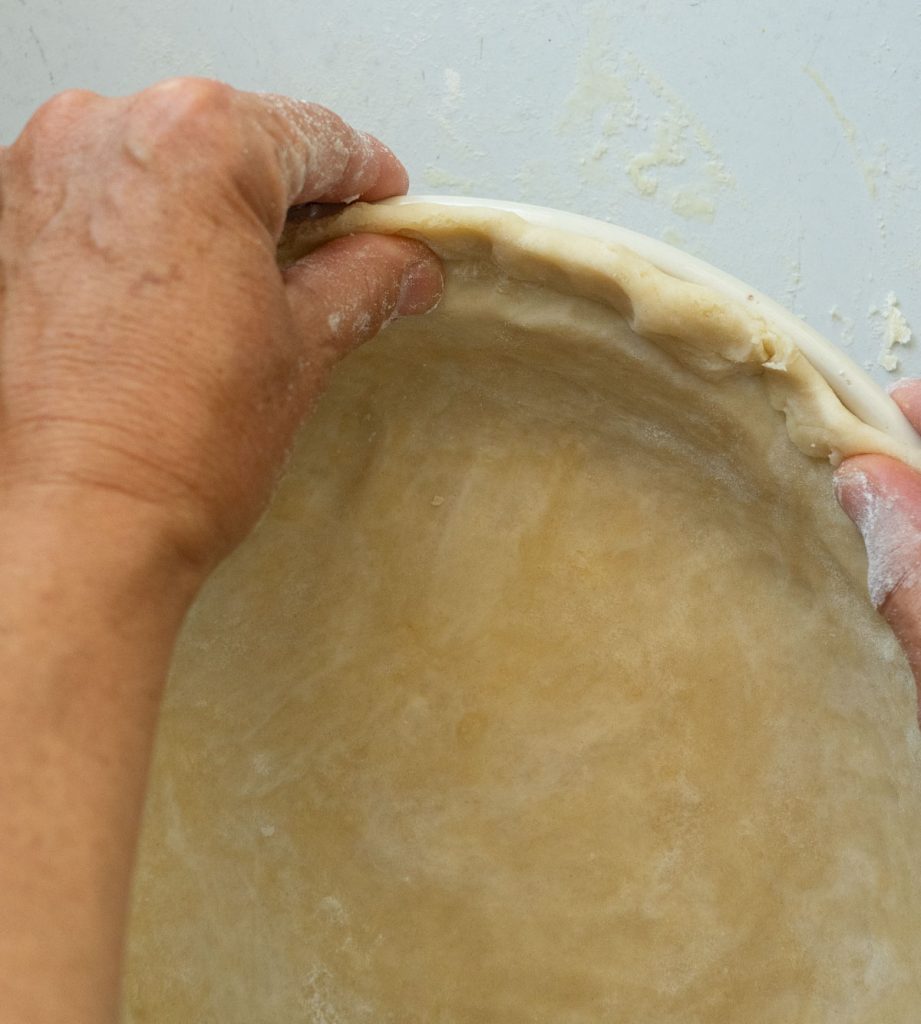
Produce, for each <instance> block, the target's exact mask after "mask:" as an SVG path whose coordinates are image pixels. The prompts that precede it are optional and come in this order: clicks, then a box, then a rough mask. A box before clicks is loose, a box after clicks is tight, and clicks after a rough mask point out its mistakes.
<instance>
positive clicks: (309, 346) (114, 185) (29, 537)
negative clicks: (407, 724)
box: [0, 79, 921, 1024]
mask: <svg viewBox="0 0 921 1024" xmlns="http://www.w3.org/2000/svg"><path fill="white" fill-rule="evenodd" d="M406 184H407V182H406V174H405V171H404V170H403V168H402V166H401V165H400V164H399V162H398V161H397V160H396V158H395V157H394V156H393V155H392V154H391V153H390V152H389V151H388V150H386V148H385V147H383V146H382V145H381V144H379V143H377V142H375V141H373V140H369V139H368V138H367V137H364V136H360V135H357V134H356V133H354V132H353V131H352V130H351V129H349V128H348V127H347V126H345V125H344V124H343V123H342V122H341V121H340V120H339V119H338V118H337V117H336V116H335V115H333V114H331V113H330V112H329V111H326V110H324V109H322V108H319V107H315V106H310V105H307V104H299V103H296V102H295V101H292V100H285V99H282V98H266V97H259V96H254V95H251V94H245V93H241V92H237V91H235V90H233V89H231V88H229V87H228V86H224V85H220V84H219V83H215V82H209V81H204V80H196V79H181V80H174V81H170V82H166V83H163V84H161V85H159V86H156V87H154V88H152V89H148V90H146V91H144V92H142V93H140V94H138V95H136V96H132V97H127V98H123V99H115V100H111V99H103V98H101V97H98V96H95V95H92V94H90V93H68V94H64V95H62V96H60V97H57V98H56V99H54V100H53V101H51V102H50V103H49V104H46V105H45V106H44V107H43V108H41V109H40V110H39V111H38V113H37V114H36V115H35V117H34V118H33V119H32V120H31V121H30V122H29V124H28V126H27V127H26V129H25V130H24V132H23V133H22V135H21V136H20V138H19V139H17V140H16V141H15V142H14V144H13V145H12V146H11V147H9V148H7V149H5V150H0V616H2V617H0V664H2V669H3V670H2V672H0V751H2V757H0V1024H13V1022H15V1024H23V1022H28V1024H50V1022H52V1021H53V1022H55V1024H90V1022H92V1024H105V1022H107V1021H113V1020H114V1019H115V1018H116V1015H117V1001H118V978H119V969H120V962H121V950H122V942H123V933H124V921H125V915H126V909H127V903H128V892H129V880H130V870H131V864H132V858H133V854H134V848H135V844H136V838H137V831H138V825H139V819H140V813H141V808H142V803H143V792H144V785H145V779H146V775H147V769H148V761H149V754H150V746H151V741H152V737H153V732H154V727H155V722H156V714H157V709H158V705H159V699H160V694H161V692H162V688H163V683H164V680H165V676H166V671H167V667H168V663H169V659H170V656H171V653H172V649H173V646H174V644H175V640H176V637H177V633H178V630H179V627H180V624H181V622H182V619H183V616H184V614H185V612H186V610H187V608H188V606H189V604H190V602H191V601H192V599H193V598H194V596H195V594H196V592H197V591H198V589H199V588H200V586H201V584H202V582H203V581H204V580H205V578H206V577H207V575H208V573H209V571H210V570H211V569H212V568H213V567H214V566H215V565H216V564H217V562H219V561H220V560H221V558H223V557H224V556H225V555H226V554H227V553H228V552H229V551H230V550H231V549H232V548H233V546H234V545H235V544H237V543H238V542H239V541H240V540H241V539H242V538H243V537H244V536H245V535H246V533H247V531H248V530H249V529H250V528H251V526H252V525H253V523H254V522H255V520H256V519H257V517H258V515H259V513H260V511H261V510H262V509H263V507H264V505H265V503H266V501H267V499H268V496H269V493H270V490H271V487H272V484H273V482H274V480H275V479H276V478H277V475H278V473H279V471H280V469H281V467H282V464H283V462H284V456H285V452H286V450H287V448H288V446H289V444H290V442H291V439H292V436H293V433H294V431H295V429H296V427H297V425H298V423H299V422H300V421H301V420H302V418H303V417H304V415H305V414H306V413H307V412H308V411H309V408H310V405H311V402H312V401H313V400H314V398H315V397H316V395H317V394H318V392H319V391H320V390H321V388H322V386H323V383H324V380H325V378H326V376H327V374H328V372H329V370H330V368H331V366H332V365H333V364H334V363H335V362H336V360H337V359H338V358H340V357H341V356H342V355H343V354H345V353H346V352H348V351H349V350H350V349H351V348H353V347H354V346H355V345H357V344H360V343H362V342H364V341H367V340H369V339H370V338H371V337H372V336H373V335H374V334H375V333H376V331H377V330H378V328H379V327H380V326H381V325H382V324H383V323H384V322H385V321H386V320H387V319H388V318H389V317H391V316H393V315H411V314H417V313H422V312H424V311H426V310H427V309H428V308H430V307H431V306H432V305H433V304H434V303H435V302H436V301H437V298H438V296H439V294H440V290H441V287H442V278H441V271H440V267H439V265H438V263H437V260H435V258H434V257H433V256H432V255H431V253H429V251H428V250H427V249H426V248H425V247H424V246H422V245H420V244H419V243H416V242H412V241H409V240H406V239H395V238H382V237H376V236H354V237H351V238H344V239H339V240H337V241H335V242H332V243H330V244H329V245H327V246H324V247H323V248H322V249H320V250H318V251H316V252H315V253H313V254H311V255H310V256H309V257H307V258H306V259H305V260H302V261H300V262H299V263H298V264H296V265H295V266H294V267H292V268H290V269H289V270H287V271H285V272H284V273H283V274H282V273H281V272H279V270H278V268H277V266H276V264H275V259H274V252H275V244H276V241H277V239H278V236H279V233H280V231H281V227H282V225H283V223H284V219H285V214H286V211H287V209H288V208H289V207H290V206H291V205H293V204H296V203H302V202H307V201H317V202H339V201H346V200H351V199H353V198H358V197H362V198H364V199H379V198H383V197H385V196H388V195H393V194H397V193H400V192H402V191H404V190H405V188H406ZM894 397H895V399H896V401H897V402H899V404H900V405H901V406H902V408H903V409H904V411H905V412H906V415H907V416H908V417H909V419H910V420H911V421H912V423H913V424H914V425H915V426H916V427H918V428H921V389H919V387H917V386H915V385H911V384H909V385H905V386H904V387H902V388H900V389H898V390H897V391H896V392H895V395H894ZM836 480H837V487H838V494H839V499H840V500H841V502H842V505H843V507H844V509H845V511H847V512H848V514H849V515H851V516H852V518H854V519H855V520H856V521H857V522H858V524H860V525H862V527H863V528H864V530H869V531H872V535H871V536H869V537H868V548H869V549H870V551H871V561H872V559H873V558H874V557H879V556H878V552H879V550H884V551H885V552H887V557H889V559H890V561H891V562H892V564H891V565H887V566H886V569H887V573H882V574H881V578H883V577H884V578H885V579H886V580H887V581H888V582H887V585H886V586H885V587H884V588H883V590H882V591H881V592H880V593H879V594H878V598H879V601H878V603H879V605H880V608H881V611H882V613H883V614H884V615H885V616H886V617H887V618H888V620H889V622H890V623H891V624H892V626H893V629H894V630H895V632H896V634H897V635H898V636H899V638H900V639H901V641H902V643H903V645H904V646H905V649H906V652H907V654H908V657H909V660H910V662H911V665H912V668H913V670H914V672H915V676H916V678H919V675H921V641H919V637H921V588H917V589H916V588H915V586H914V584H915V582H916V574H917V571H918V570H917V567H918V566H921V477H919V476H918V475H916V474H914V473H913V472H912V471H911V470H909V469H907V468H906V467H904V466H902V465H901V464H899V463H897V462H894V461H893V460H890V459H885V458H882V457H879V456H861V457H859V458H855V459H850V460H848V461H847V462H846V463H845V464H844V466H842V467H841V469H840V470H839V471H838V474H837V477H836ZM870 506H872V507H873V509H874V510H875V513H874V515H873V516H869V515H868V514H867V510H868V508H869V507H870ZM871 520H872V522H871ZM881 534H882V536H883V537H892V536H895V535H896V534H898V536H899V538H900V546H899V548H898V550H897V551H895V552H894V553H893V552H892V551H891V550H890V548H891V547H892V545H888V547H887V545H886V543H881V539H880V535H881ZM874 552H876V553H877V554H874ZM877 568H878V567H877ZM888 570H891V571H888ZM878 575H880V574H878ZM890 584H891V585H890Z"/></svg>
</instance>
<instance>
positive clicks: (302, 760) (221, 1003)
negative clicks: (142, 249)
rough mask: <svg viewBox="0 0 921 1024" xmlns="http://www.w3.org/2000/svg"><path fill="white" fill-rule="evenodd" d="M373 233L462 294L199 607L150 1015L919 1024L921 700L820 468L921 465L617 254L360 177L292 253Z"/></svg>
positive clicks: (381, 375) (309, 430)
mask: <svg viewBox="0 0 921 1024" xmlns="http://www.w3.org/2000/svg"><path fill="white" fill-rule="evenodd" d="M358 230H374V231H384V232H400V233H407V234H412V235H414V236H417V237H422V238H425V239H427V240H429V241H430V243H431V244H433V245H434V246H435V247H436V249H437V250H438V251H439V252H440V253H441V255H442V256H443V257H444V259H445V261H446V268H447V285H446V290H445V295H444V299H443V301H442V303H441V305H440V306H439V308H438V309H437V310H436V311H435V312H434V313H432V314H429V315H428V316H425V317H421V318H411V319H406V320H402V321H398V322H395V323H393V324H392V325H390V326H389V327H388V328H387V330H386V331H385V332H384V334H382V335H381V336H380V337H379V338H378V339H377V340H376V341H374V342H372V343H371V344H369V345H366V346H365V347H363V348H362V349H360V350H359V351H357V352H355V353H353V354H352V355H350V356H349V357H348V358H347V359H346V360H345V361H344V362H343V363H342V364H341V366H340V367H339V368H338V369H337V370H336V372H335V374H334V376H333V380H332V383H331V386H330V388H329V390H328V392H327V393H326V394H325V395H324V396H323V397H322V399H321V400H320V402H319V404H318V406H317V409H316V410H315V412H314V414H313V416H312V417H311V419H310V420H309V422H308V423H307V424H306V425H305V427H304V429H303V431H302V433H301V435H300V437H299V439H298V442H297V445H296V448H295V450H294V453H293V455H292V458H291V463H290V466H289V469H288V471H287V474H286V476H285V477H284V479H283V481H282V483H281V485H280V487H279V489H278V492H277V493H276V495H275V497H274V500H273V502H272V505H271V507H270V508H269V510H268V511H267V513H266V515H265V517H264V519H263V521H262V522H261V523H260V525H259V527H258V529H257V530H256V531H255V533H254V534H253V535H252V536H251V537H250V539H249V540H248V541H247V542H246V543H245V544H244V545H243V546H242V547H241V548H240V549H239V550H238V551H237V552H236V553H235V554H234V555H233V556H232V557H231V558H230V559H228V560H227V562H226V563H224V565H222V566H221V567H220V569H219V570H218V572H217V573H216V574H215V575H214V577H213V578H212V580H211V581H210V582H209V584H208V586H207V588H206V589H205V591H204V593H203V594H202V595H201V598H200V600H199V601H198V603H197V605H196V606H195V608H194V609H193V612H192V614H191V615H190V617H189V620H188V623H187V626H186V629H185V633H184V636H183V638H182V642H181V644H180V648H179V650H178V653H177V655H176V659H175V665H174V668H173V672H172V678H171V680H170V684H169V688H168V692H167V696H166V700H165V705H164V708H163V711H162V717H161V723H160V731H159V735H158V743H157V752H156V759H155V766H154V773H153V779H152V783H151V789H150V795H149V799H148V806H147V813H146V821H145V827H144V833H143V841H142V847H141V854H140V863H139V867H138V871H137V879H136V886H135V899H134V907H133V912H132V925H131V933H130V948H129V958H128V972H127V981H126V986H125V1006H126V1010H125V1014H126V1019H127V1020H128V1021H129V1022H131V1024H141V1022H145V1024H146V1022H151V1024H153V1022H156V1024H189V1022H195V1024H211V1022H215V1024H216V1022H221V1024H263V1022H264V1024H269V1022H272V1024H275V1022H278V1021H298V1022H304V1024H365V1022H367V1024H371V1022H374V1024H385V1022H392V1024H499V1022H501V1024H526V1022H527V1024H589V1022H591V1024H601V1022H604V1024H608V1022H610V1024H626V1022H631V1024H632V1022H636V1024H639V1022H643V1024H726V1022H729V1021H739V1022H743V1021H744V1022H746V1024H882V1022H885V1024H916V1021H917V1019H918V1013H919V1011H918V1007H919V1006H921V980H919V979H921V974H919V968H918V963H919V960H921V909H919V908H921V868H919V864H918V861H919V851H921V772H919V767H921V741H919V733H918V729H917V726H916V724H915V705H914V691H913V685H912V680H911V676H910V673H909V670H908V668H907V665H906V663H905V660H904V658H903V656H902V655H901V653H900V651H899V649H898V647H897V644H896V642H895V640H894V638H893V636H892V635H891V633H890V632H889V630H888V628H887V627H886V626H885V624H884V622H883V621H882V620H881V619H880V618H879V617H878V616H877V614H876V613H875V612H874V610H873V608H872V607H871V605H870V602H869V600H868V598H867V596H866V586H865V581H864V576H865V572H866V562H865V558H864V555H863V551H862V547H861V543H860V539H859V536H858V534H857V532H856V530H855V529H854V528H853V526H852V525H851V524H850V523H849V522H848V521H847V520H846V518H845V517H844V516H843V514H842V513H841V512H840V511H839V509H838V508H837V506H836V504H835V502H834V498H833V495H832V488H831V481H830V468H829V464H828V461H827V460H826V459H825V458H824V457H825V456H830V457H832V458H835V459H837V458H840V457H842V456H845V455H849V454H854V453H856V452H861V451H880V452H885V453H888V454H892V455H896V456H897V457H902V458H904V459H906V461H909V462H913V463H917V456H915V455H914V453H912V452H910V451H905V450H902V449H901V448H900V446H899V445H898V443H897V442H895V441H893V440H891V439H890V438H888V437H887V436H886V435H884V434H881V433H880V432H879V431H876V430H874V429H873V428H872V427H869V426H867V425H866V424H864V423H862V422H861V421H860V420H858V419H857V418H856V417H854V416H853V415H852V414H851V413H850V412H848V411H847V410H846V409H845V408H844V406H843V405H841V403H840V401H839V400H838V399H837V398H836V397H835V396H834V394H833V393H832V392H831V391H830V389H829V388H828V387H827V385H825V383H824V381H823V380H822V378H821V377H820V376H819V375H818V374H817V373H816V371H814V370H813V369H812V367H811V366H810V365H809V364H808V362H807V361H806V360H805V358H804V357H803V356H802V355H801V354H800V353H799V352H798V351H797V350H796V349H795V347H793V346H792V345H791V344H790V343H789V342H788V341H787V340H786V339H785V338H783V337H781V336H778V335H777V334H776V333H774V332H772V330H771V329H770V326H769V325H767V324H766V323H764V322H762V321H759V320H758V318H757V317H755V316H753V315H752V314H751V313H750V312H749V311H748V310H746V309H745V308H742V307H740V306H738V305H736V304H733V303H731V302H728V301H726V300H724V299H721V298H720V297H718V296H717V295H715V294H712V293H710V292H708V291H706V290H705V289H703V288H700V287H698V286H695V285H690V284H687V283H685V282H682V281H679V280H678V279H676V278H674V277H669V276H668V275H666V274H664V273H663V272H661V271H660V270H657V269H656V268H655V267H653V266H651V265H650V264H648V263H645V262H643V261H642V260H641V259H639V258H638V257H637V256H635V255H633V254H632V253H630V252H629V251H627V250H624V249H620V248H617V247H611V246H606V245H604V244H602V243H600V242H594V241H591V240H589V239H586V238H581V237H576V236H572V235H565V234H560V233H559V232H553V231H551V230H549V229H544V228H535V227H530V226H527V225H525V224H524V223H523V222H522V221H520V220H518V219H517V218H515V217H513V216H511V215H508V214H496V213H492V212H486V211H480V210H472V211H471V210H466V211H457V210H453V211H451V210H444V209H439V208H435V207H425V206H406V207H397V206H376V207H367V206H356V207H353V208H350V209H349V210H348V211H347V212H346V213H345V214H343V215H341V216H339V217H338V218H334V219H332V220H330V221H327V222H323V223H322V224H321V225H320V226H319V227H317V226H316V225H309V226H306V227H304V228H302V229H300V231H298V232H296V233H294V234H293V235H292V236H289V238H288V239H287V242H286V245H285V247H284V248H283V250H282V259H283V260H284V259H287V260H290V259H293V258H295V257H296V256H297V255H299V254H301V253H302V252H304V251H307V250H308V249H310V248H312V247H313V246H315V245H317V244H319V243H320V242H321V241H323V240H324V239H325V238H327V237H331V236H332V235H334V234H343V233H348V232H352V231H358ZM808 455H811V456H815V455H818V456H822V458H810V457H807V456H808Z"/></svg>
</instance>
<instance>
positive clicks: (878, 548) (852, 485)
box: [835, 468, 921, 608]
mask: <svg viewBox="0 0 921 1024" xmlns="http://www.w3.org/2000/svg"><path fill="white" fill-rule="evenodd" d="M835 495H836V496H837V498H838V502H839V504H840V505H841V507H842V508H843V509H844V511H845V512H846V513H847V515H848V516H849V518H850V519H851V521H852V522H853V523H854V525H855V526H856V527H857V529H858V530H860V534H861V536H862V537H863V543H864V547H865V548H866V552H867V588H868V589H869V591H870V600H871V601H872V602H873V606H874V607H875V608H881V607H882V606H883V604H885V602H886V599H887V598H888V597H889V595H890V594H891V593H892V592H893V590H895V588H896V587H897V586H902V585H904V583H905V581H906V579H907V578H909V577H913V576H914V575H915V573H916V569H915V567H916V566H917V565H918V564H919V556H921V529H919V524H918V523H916V522H915V521H914V519H913V518H912V517H911V516H910V515H909V514H908V511H907V509H906V506H905V503H904V502H903V501H902V500H901V499H900V498H899V496H898V495H894V494H893V495H891V494H885V493H883V492H882V491H881V490H880V488H879V487H878V485H877V483H876V481H874V480H873V479H871V478H870V477H869V476H868V475H867V474H866V473H864V472H863V470H860V469H848V468H845V469H841V470H839V471H838V472H837V473H836V474H835Z"/></svg>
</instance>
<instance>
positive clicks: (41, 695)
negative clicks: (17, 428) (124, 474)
mask: <svg viewBox="0 0 921 1024" xmlns="http://www.w3.org/2000/svg"><path fill="white" fill-rule="evenodd" d="M2 499H3V500H0V750H2V757H0V793H2V799H0V835H2V836H3V843H2V844H0V923H2V926H0V963H3V965H4V969H3V971H2V972H0V1024H7V1022H9V1024H12V1022H14V1021H15V1022H16V1024H20V1022H22V1021H29V1022H30V1024H45V1022H46V1021H47V1022H49V1024H50V1022H52V1021H53V1022H55V1024H58V1022H60V1021H63V1020H66V1021H68V1022H74V1024H83V1022H84V1021H85V1022H86V1024H90V1022H92V1024H102V1022H106V1021H110V1020H112V1019H114V1016H115V1010H116V1002H117V992H118V970H119V965H120V958H121V944H122V937H123V931H124V918H125V910H126V906H127V899H128V889H129V884H130V871H131V862H132V857H133V852H134V847H135V843H136V837H137V830H138V825H139V819H140V811H141V807H142V804H143V790H144V785H145V779H146V773H147V765H148V761H149V754H150V748H151V741H152V737H153V733H154V728H155V723H156V714H157V707H158V703H159V698H160V694H161V691H162V687H163V682H164V679H165V677H166V672H167V669H168V664H169V658H170V653H171V650H172V646H173V642H174V640H175V636H176V633H177V631H178V628H179V625H180V623H181V620H182V616H183V613H184V611H185V608H186V607H187V605H188V602H189V600H190V599H191V596H192V594H193V593H194V589H195V579H194V574H192V573H189V572H184V571H183V569H182V567H180V566H178V565H177V564H176V563H175V561H174V560H171V558H170V556H169V555H168V554H167V547H166V546H165V545H164V544H163V543H162V542H161V538H160V536H159V533H158V529H157V527H156V525H155V524H154V523H153V522H152V521H151V522H148V521H146V520H145V516H144V514H143V510H139V509H138V508H137V507H136V506H135V505H130V506H129V504H128V502H127V501H126V500H125V499H122V498H120V497H118V496H114V495H105V496H103V497H101V498H100V497H98V496H95V495H93V496H90V497H87V496H83V495H73V496H71V495H67V496H66V497H65V498H64V499H63V500H62V497H61V495H50V494H36V493H32V494H29V495H23V494H16V495H12V494H10V493H9V492H7V493H6V494H4V495H2Z"/></svg>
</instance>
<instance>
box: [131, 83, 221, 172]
mask: <svg viewBox="0 0 921 1024" xmlns="http://www.w3.org/2000/svg"><path fill="white" fill-rule="evenodd" d="M234 96H235V90H234V89H233V88H231V87H230V86H229V85H225V84H224V83H223V82H217V81H214V80H212V79H208V78H185V77H184V78H171V79H167V80H166V81H165V82H160V83H159V84H158V85H155V86H152V87H151V88H150V89H146V90H145V91H144V92H142V93H140V94H139V95H138V98H137V100H136V102H135V104H134V106H133V108H132V113H131V120H132V126H131V128H132V134H133V135H134V136H135V137H137V136H139V135H140V136H145V137H146V139H147V141H148V143H149V144H151V145H152V146H156V147H157V148H158V149H164V148H165V149H167V150H170V151H172V150H173V149H176V148H181V149H183V150H188V149H189V148H190V147H191V146H192V145H194V147H195V149H196V150H198V151H206V152H207V153H208V154H209V156H211V157H213V156H214V155H215V153H216V152H218V153H223V154H224V155H228V154H232V153H233V152H234V151H235V149H238V148H240V147H239V145H238V131H237V130H236V107H235V103H234Z"/></svg>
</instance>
